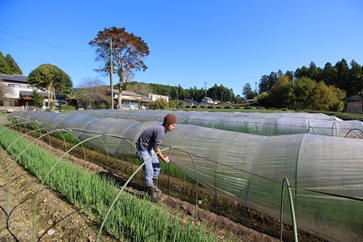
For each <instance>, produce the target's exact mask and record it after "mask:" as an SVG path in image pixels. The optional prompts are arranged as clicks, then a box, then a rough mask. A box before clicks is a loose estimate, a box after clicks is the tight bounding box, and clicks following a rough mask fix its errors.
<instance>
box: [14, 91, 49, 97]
mask: <svg viewBox="0 0 363 242" xmlns="http://www.w3.org/2000/svg"><path fill="white" fill-rule="evenodd" d="M41 93H42V94H43V97H48V95H47V93H45V92H41ZM20 95H21V96H22V97H25V96H31V95H32V92H30V91H20Z"/></svg>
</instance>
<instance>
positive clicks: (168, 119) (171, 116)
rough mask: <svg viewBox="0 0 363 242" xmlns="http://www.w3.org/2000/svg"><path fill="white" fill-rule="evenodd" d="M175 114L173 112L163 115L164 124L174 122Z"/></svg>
mask: <svg viewBox="0 0 363 242" xmlns="http://www.w3.org/2000/svg"><path fill="white" fill-rule="evenodd" d="M176 122H177V120H176V116H175V115H174V114H168V115H166V116H165V117H164V124H176Z"/></svg>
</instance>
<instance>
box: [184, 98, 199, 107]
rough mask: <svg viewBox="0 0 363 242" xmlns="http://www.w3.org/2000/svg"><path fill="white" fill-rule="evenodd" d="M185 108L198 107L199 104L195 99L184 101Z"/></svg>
mask: <svg viewBox="0 0 363 242" xmlns="http://www.w3.org/2000/svg"><path fill="white" fill-rule="evenodd" d="M183 102H184V105H185V106H198V104H199V103H198V102H197V101H194V100H193V99H184V100H183Z"/></svg>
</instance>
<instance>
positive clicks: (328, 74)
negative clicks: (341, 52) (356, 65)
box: [321, 62, 337, 85]
mask: <svg viewBox="0 0 363 242" xmlns="http://www.w3.org/2000/svg"><path fill="white" fill-rule="evenodd" d="M321 79H322V81H324V82H325V84H326V85H336V84H337V83H336V81H337V70H336V69H335V67H334V66H332V64H331V63H330V62H327V63H326V64H325V66H324V68H323V70H322V77H321Z"/></svg>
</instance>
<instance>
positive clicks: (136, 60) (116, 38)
mask: <svg viewBox="0 0 363 242" xmlns="http://www.w3.org/2000/svg"><path fill="white" fill-rule="evenodd" d="M110 39H112V62H113V63H112V65H113V66H114V69H113V71H114V72H115V73H117V74H118V76H119V83H120V86H119V87H120V89H119V96H118V99H117V108H118V109H121V102H122V88H123V83H124V80H125V77H126V73H128V71H132V70H143V71H145V70H146V69H147V66H146V65H145V64H144V62H143V60H144V58H145V57H147V56H148V55H149V53H150V52H149V47H148V46H147V44H146V43H145V42H144V41H143V40H142V38H141V37H138V36H135V35H134V34H132V33H131V34H130V33H128V32H126V31H125V28H117V27H112V28H109V29H107V28H105V29H104V30H103V31H99V32H98V34H97V37H96V38H95V39H94V40H92V41H90V42H89V44H90V45H91V46H93V47H97V50H96V53H97V55H98V56H97V58H96V60H100V61H103V62H104V63H105V65H104V67H103V68H101V69H99V70H96V71H101V72H104V73H106V74H108V73H109V72H110V56H111V48H110Z"/></svg>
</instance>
